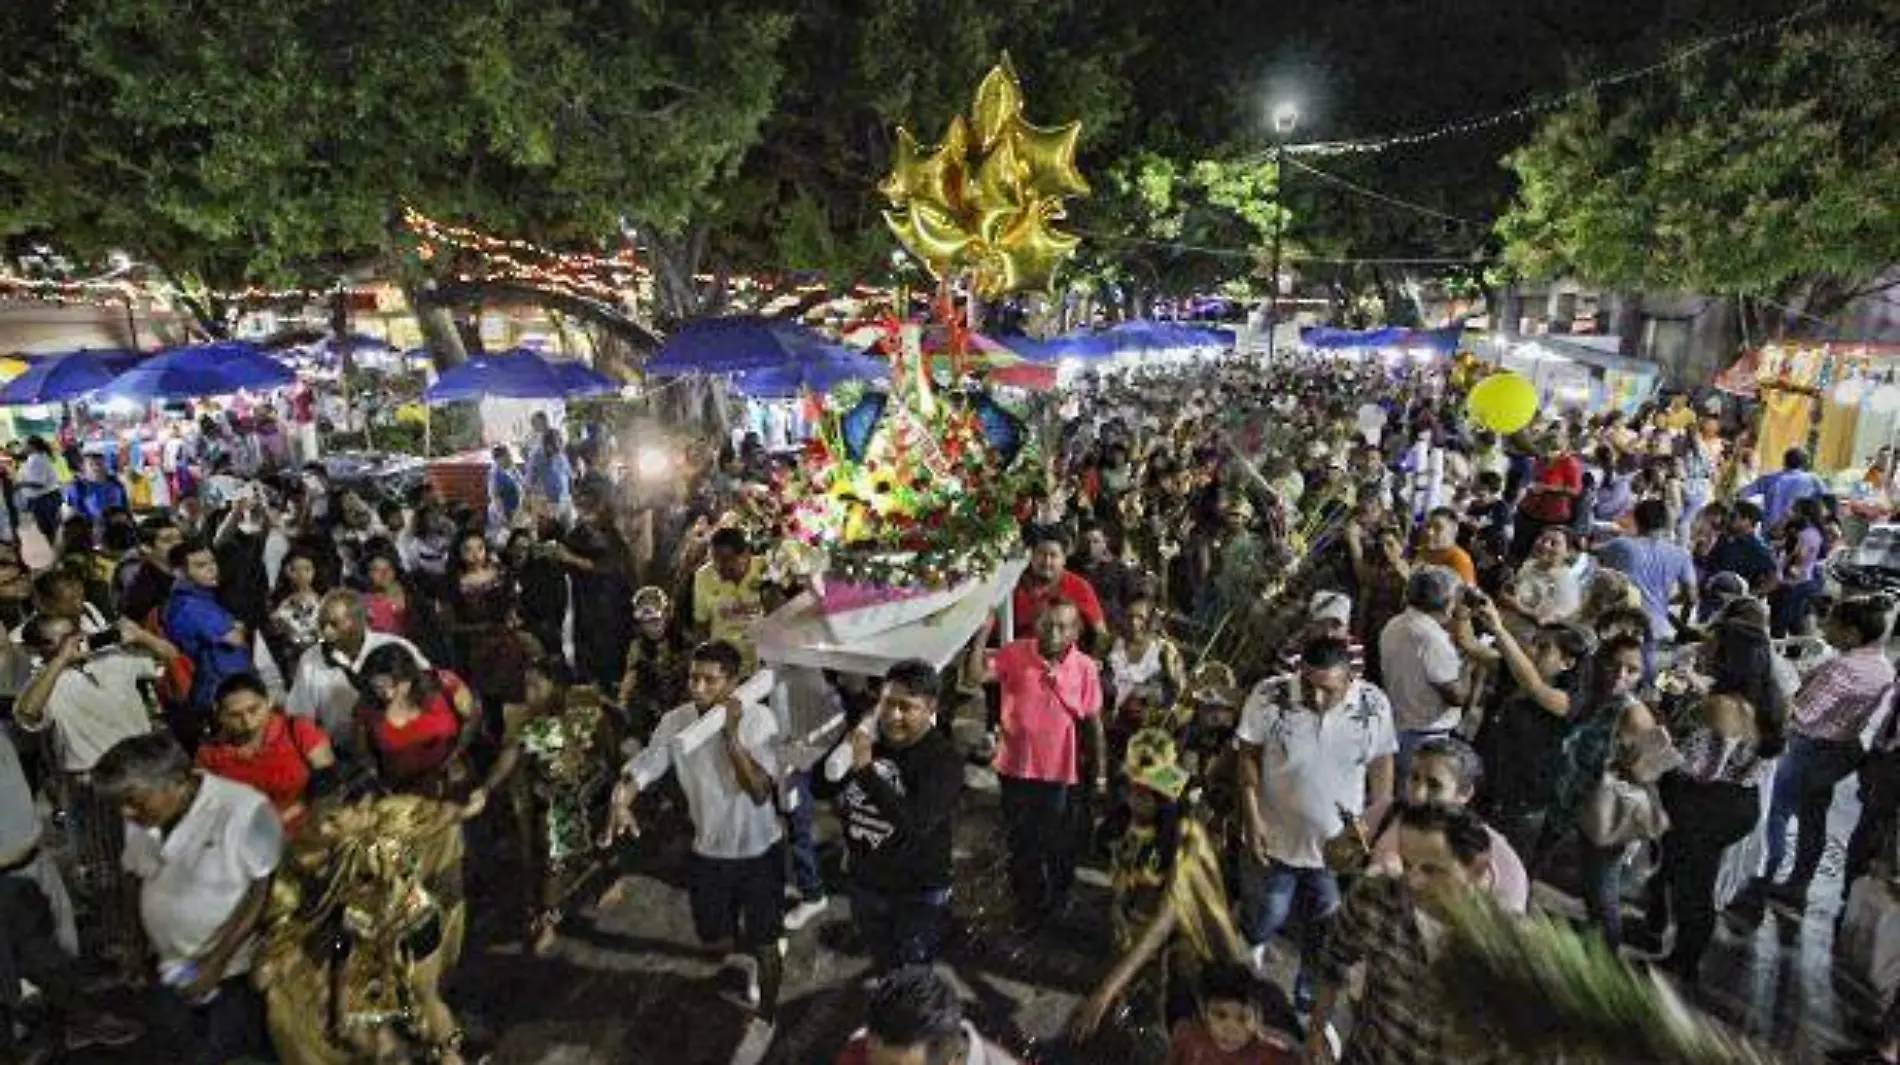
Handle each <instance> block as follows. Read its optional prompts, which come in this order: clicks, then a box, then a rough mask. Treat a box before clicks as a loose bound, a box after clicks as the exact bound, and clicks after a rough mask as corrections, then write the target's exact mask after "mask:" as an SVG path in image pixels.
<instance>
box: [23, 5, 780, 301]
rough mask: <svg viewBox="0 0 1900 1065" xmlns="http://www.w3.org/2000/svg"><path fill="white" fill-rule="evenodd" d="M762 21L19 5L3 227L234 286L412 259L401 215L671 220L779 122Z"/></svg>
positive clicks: (425, 8)
mask: <svg viewBox="0 0 1900 1065" xmlns="http://www.w3.org/2000/svg"><path fill="white" fill-rule="evenodd" d="M790 22H791V20H790V18H789V17H788V16H786V15H784V14H779V13H776V12H774V11H773V10H772V9H771V6H770V5H767V4H764V3H762V2H761V3H751V2H748V0H708V2H702V3H695V4H692V5H679V4H667V3H664V2H662V0H647V2H636V3H618V2H612V0H566V2H563V3H560V4H527V5H523V4H512V3H506V2H503V0H446V2H443V3H434V4H422V5H410V4H388V3H381V2H378V0H218V2H216V3H211V2H194V3H187V4H183V5H179V4H169V3H161V2H158V0H66V2H62V3H56V4H48V5H35V4H13V5H7V11H6V14H5V16H4V22H0V62H4V63H5V65H6V68H7V70H8V71H9V82H10V83H9V97H10V99H9V101H8V104H7V106H6V107H5V109H4V110H3V111H0V233H4V234H22V233H29V234H45V235H50V236H53V237H54V238H56V239H57V240H58V241H59V242H60V244H61V245H62V246H63V247H70V248H72V249H73V250H75V251H77V252H79V253H80V254H89V253H98V252H103V251H105V250H108V249H124V250H126V251H128V252H130V253H131V254H133V255H134V256H135V257H140V258H144V259H147V260H149V261H151V262H154V263H156V264H158V265H160V266H162V267H164V268H166V269H168V270H172V271H176V272H179V273H181V274H182V273H189V274H195V275H199V276H202V277H203V278H204V279H206V280H207V281H209V282H211V283H214V284H220V285H236V284H241V283H248V282H265V283H283V282H290V283H296V282H305V281H312V280H328V279H331V278H334V277H335V276H337V275H338V273H339V272H341V271H344V270H348V269H351V268H355V267H361V266H364V265H368V264H376V265H378V266H380V267H381V268H383V269H388V268H389V267H390V265H391V263H392V260H393V259H395V258H397V257H399V256H400V254H401V252H402V250H403V249H402V247H401V243H400V241H399V240H398V239H397V238H398V237H399V226H398V219H399V209H400V206H401V205H402V204H404V203H409V204H413V205H414V206H415V207H417V208H418V209H420V210H422V211H424V212H425V213H428V214H431V215H434V216H437V217H450V218H460V219H481V220H482V224H483V225H485V226H487V227H490V228H493V229H497V230H501V231H506V232H512V233H516V234H520V235H525V236H531V237H533V238H535V239H540V240H544V241H581V242H587V243H589V244H594V243H596V242H599V241H601V240H603V239H610V240H611V239H617V238H618V235H619V232H620V224H621V221H622V220H623V219H638V220H641V221H643V222H645V223H647V224H651V225H654V226H660V227H665V226H679V225H683V224H684V223H685V221H686V220H687V219H688V218H691V217H694V216H696V215H698V214H699V213H701V212H703V211H705V210H706V209H707V207H708V205H709V204H711V203H716V202H717V195H718V187H719V186H720V184H721V183H722V182H723V181H724V180H725V179H727V178H729V177H730V176H731V174H732V173H733V172H734V171H735V169H736V167H737V165H738V162H739V161H740V159H741V158H742V157H743V154H744V152H745V151H746V149H747V148H748V147H749V146H750V145H751V144H752V142H753V140H754V138H755V137H756V135H757V131H758V128H759V125H760V123H761V122H762V121H763V120H764V118H765V115H766V113H767V112H768V110H769V109H770V108H771V106H772V104H773V101H774V99H775V93H776V90H777V88H778V82H779V78H780V74H781V68H780V65H779V63H778V61H777V58H776V56H777V50H778V46H779V44H780V43H781V42H782V41H783V40H784V38H785V35H786V33H787V32H788V30H789V27H790Z"/></svg>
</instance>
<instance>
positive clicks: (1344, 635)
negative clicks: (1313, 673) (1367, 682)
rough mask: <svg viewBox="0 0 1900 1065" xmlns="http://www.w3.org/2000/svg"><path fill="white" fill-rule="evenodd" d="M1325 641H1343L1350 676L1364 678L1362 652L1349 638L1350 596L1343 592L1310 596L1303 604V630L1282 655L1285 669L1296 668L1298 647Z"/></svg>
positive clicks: (1355, 642)
mask: <svg viewBox="0 0 1900 1065" xmlns="http://www.w3.org/2000/svg"><path fill="white" fill-rule="evenodd" d="M1325 639H1334V640H1345V641H1346V646H1347V649H1348V658H1349V660H1350V661H1351V663H1352V668H1353V671H1354V673H1355V674H1356V675H1358V676H1364V675H1365V667H1366V649H1365V648H1364V647H1363V646H1361V645H1360V644H1359V643H1358V642H1357V641H1355V640H1353V638H1352V597H1351V596H1349V595H1347V594H1346V593H1345V592H1341V591H1333V590H1330V589H1329V590H1325V591H1318V592H1314V593H1313V598H1312V599H1311V600H1309V601H1308V602H1307V604H1306V627H1305V628H1304V629H1302V630H1301V631H1300V635H1299V639H1298V640H1296V641H1295V643H1294V646H1293V647H1292V648H1291V649H1290V650H1289V651H1288V653H1287V654H1286V656H1285V658H1286V666H1287V668H1288V669H1289V670H1293V669H1297V668H1299V663H1300V649H1301V648H1302V647H1305V646H1306V645H1307V644H1309V643H1312V642H1313V641H1315V640H1325Z"/></svg>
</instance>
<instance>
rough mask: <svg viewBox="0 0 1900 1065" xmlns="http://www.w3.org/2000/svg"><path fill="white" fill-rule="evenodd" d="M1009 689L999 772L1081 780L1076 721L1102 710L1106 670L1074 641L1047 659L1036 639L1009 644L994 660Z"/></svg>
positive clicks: (998, 675) (1000, 679)
mask: <svg viewBox="0 0 1900 1065" xmlns="http://www.w3.org/2000/svg"><path fill="white" fill-rule="evenodd" d="M991 669H992V670H994V671H995V673H996V680H997V683H998V684H999V685H1000V686H1001V687H1002V689H1003V728H1002V737H1001V741H1000V742H999V743H998V745H997V748H996V772H997V773H998V774H1000V775H1002V776H1006V777H1014V778H1016V779H1017V780H1042V781H1049V782H1051V783H1056V784H1075V783H1077V782H1078V781H1079V779H1080V778H1079V776H1078V774H1077V771H1076V751H1075V728H1076V722H1078V721H1082V720H1085V719H1087V718H1091V717H1094V716H1096V715H1097V714H1099V713H1101V712H1102V671H1101V667H1100V666H1098V665H1096V664H1095V660H1094V659H1093V658H1090V657H1089V656H1088V655H1085V654H1083V653H1082V652H1081V651H1080V650H1079V649H1077V648H1074V647H1071V648H1069V653H1068V654H1067V655H1064V656H1063V658H1062V660H1061V661H1060V662H1056V663H1054V664H1051V663H1049V662H1045V661H1044V660H1043V657H1042V655H1041V653H1040V652H1038V651H1037V650H1036V641H1035V640H1017V641H1015V642H1014V643H1009V644H1005V645H1004V647H1003V649H1002V650H1000V651H998V652H996V656H995V658H993V659H992V660H991Z"/></svg>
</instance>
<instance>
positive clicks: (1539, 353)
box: [1494, 336, 1661, 414]
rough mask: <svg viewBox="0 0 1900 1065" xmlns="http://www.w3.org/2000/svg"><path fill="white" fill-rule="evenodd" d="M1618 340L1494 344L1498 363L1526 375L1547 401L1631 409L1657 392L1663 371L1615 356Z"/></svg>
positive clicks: (1546, 338) (1564, 339)
mask: <svg viewBox="0 0 1900 1065" xmlns="http://www.w3.org/2000/svg"><path fill="white" fill-rule="evenodd" d="M1619 346H1620V341H1619V340H1618V338H1616V337H1613V336H1610V337H1555V336H1541V337H1532V338H1526V339H1522V340H1515V341H1503V340H1500V341H1498V342H1497V343H1496V345H1495V346H1494V350H1496V352H1497V360H1496V361H1497V362H1498V364H1499V365H1501V366H1503V367H1504V368H1505V369H1507V370H1514V371H1516V372H1518V373H1520V374H1523V375H1524V376H1525V377H1526V378H1527V379H1529V380H1530V382H1531V384H1532V385H1534V386H1536V388H1537V391H1538V394H1539V395H1541V396H1542V397H1543V399H1544V402H1545V404H1546V405H1548V406H1550V407H1553V408H1562V407H1580V408H1582V409H1584V410H1588V411H1593V412H1603V411H1621V412H1623V413H1624V414H1630V413H1633V412H1634V411H1635V410H1636V408H1638V407H1640V406H1642V404H1643V403H1644V402H1645V401H1646V400H1648V399H1649V398H1650V397H1651V396H1652V395H1654V394H1655V392H1656V388H1657V385H1658V383H1659V382H1660V380H1661V369H1660V368H1659V367H1658V366H1657V365H1656V364H1655V363H1652V362H1644V361H1643V360H1641V359H1632V358H1628V357H1626V356H1623V355H1619V354H1617V349H1618V347H1619Z"/></svg>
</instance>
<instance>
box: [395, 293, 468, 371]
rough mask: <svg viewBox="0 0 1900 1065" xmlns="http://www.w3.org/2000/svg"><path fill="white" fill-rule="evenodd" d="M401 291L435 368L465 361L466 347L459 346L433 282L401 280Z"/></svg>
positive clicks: (455, 331)
mask: <svg viewBox="0 0 1900 1065" xmlns="http://www.w3.org/2000/svg"><path fill="white" fill-rule="evenodd" d="M402 292H403V295H404V296H406V297H407V298H408V300H409V309H410V311H411V312H412V313H414V314H415V316H416V325H417V326H418V327H419V328H420V329H421V330H422V337H423V340H424V341H426V342H427V343H428V345H429V357H430V359H431V360H433V361H434V363H435V368H436V369H437V370H451V369H454V368H455V367H457V366H460V365H462V364H463V363H465V362H467V361H468V349H467V348H465V347H463V346H462V335H461V333H459V332H458V331H457V330H456V328H455V321H454V319H452V318H451V317H450V316H449V312H448V308H447V307H446V306H445V305H444V304H443V302H442V300H441V298H440V294H439V293H438V291H437V289H436V285H435V282H433V281H425V282H423V283H421V284H405V285H403V289H402Z"/></svg>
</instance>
